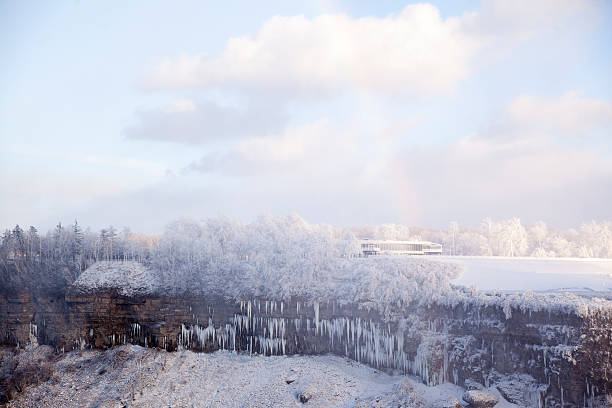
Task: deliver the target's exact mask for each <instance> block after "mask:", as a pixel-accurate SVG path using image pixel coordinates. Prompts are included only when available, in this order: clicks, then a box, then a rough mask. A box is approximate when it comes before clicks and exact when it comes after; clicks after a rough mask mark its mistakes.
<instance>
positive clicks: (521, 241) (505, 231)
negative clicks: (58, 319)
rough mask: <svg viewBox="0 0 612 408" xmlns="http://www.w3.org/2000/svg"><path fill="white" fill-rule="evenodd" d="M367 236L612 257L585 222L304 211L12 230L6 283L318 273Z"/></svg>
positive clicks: (478, 249) (2, 263) (46, 285)
mask: <svg viewBox="0 0 612 408" xmlns="http://www.w3.org/2000/svg"><path fill="white" fill-rule="evenodd" d="M363 238H371V239H392V240H428V241H432V242H438V243H441V244H442V245H443V248H444V253H445V254H447V255H457V256H465V255H471V256H508V257H513V256H534V257H583V258H585V257H587V258H593V257H599V258H612V222H601V223H597V222H595V221H590V222H585V223H583V224H582V225H581V227H580V228H579V229H577V230H576V229H568V230H558V229H554V228H550V227H548V226H547V225H546V224H545V223H544V222H537V223H535V224H533V225H523V224H522V223H521V221H520V220H519V219H518V218H512V219H508V220H501V221H493V220H491V219H489V218H487V219H485V220H484V221H483V222H482V224H481V225H479V226H478V227H468V226H461V225H459V224H458V223H456V222H451V223H450V224H449V226H448V228H447V229H443V230H442V229H428V228H419V227H407V226H404V225H398V224H384V225H380V226H364V227H345V228H342V227H335V226H331V225H325V224H308V223H307V222H306V221H304V220H303V219H302V218H300V217H299V216H298V215H295V214H294V215H289V216H286V217H273V216H261V217H259V218H257V219H256V220H255V221H253V222H252V223H243V222H240V221H236V220H232V219H228V218H224V217H219V218H210V219H207V220H205V221H193V220H187V219H183V220H177V221H174V222H172V223H170V224H168V225H167V226H166V228H165V231H164V232H163V233H162V234H159V235H151V234H149V235H147V234H139V233H134V232H132V231H130V229H129V228H127V227H126V228H123V229H122V230H121V231H119V230H117V229H116V228H114V227H113V226H109V227H107V228H103V229H101V230H99V231H93V230H92V229H91V228H83V227H82V226H81V225H80V224H79V223H78V222H77V221H75V222H74V223H73V224H71V225H62V224H61V223H59V224H58V225H57V226H56V227H55V228H54V229H52V230H51V231H48V232H46V233H44V234H41V233H39V231H38V230H37V228H36V227H34V226H30V227H28V228H22V227H20V226H19V225H16V226H15V227H14V228H12V229H7V230H6V231H5V232H4V233H3V234H2V238H1V243H0V273H1V276H0V278H2V281H3V285H2V286H3V288H4V289H9V290H10V288H15V287H31V289H32V290H55V291H58V292H62V291H63V290H64V289H65V288H66V287H67V286H68V285H70V284H71V283H72V282H74V281H75V280H76V279H77V278H78V276H79V275H80V273H81V272H82V271H83V270H85V269H86V268H87V267H88V266H89V265H91V264H93V263H95V262H97V261H112V260H136V261H140V262H143V263H145V264H147V265H152V266H154V267H156V269H158V270H161V271H166V273H173V274H179V275H180V274H183V275H184V277H185V279H184V281H185V284H187V283H188V282H189V281H190V280H191V281H193V279H191V277H192V276H194V275H197V274H199V273H201V272H202V271H203V270H205V269H218V268H221V269H222V270H225V271H226V273H229V270H227V269H226V268H227V267H229V265H230V264H233V263H234V262H235V261H240V260H241V259H243V260H245V261H249V262H248V263H249V264H253V262H256V264H258V265H265V266H266V267H270V268H277V269H281V270H285V271H286V272H290V270H291V267H297V266H296V265H291V264H287V262H288V261H287V260H300V259H308V260H309V267H311V268H314V269H320V270H325V269H327V268H328V267H329V265H324V264H325V263H330V262H331V263H333V262H332V261H331V260H333V259H342V258H350V257H356V256H359V255H360V252H359V245H358V239H363ZM249 257H250V259H249ZM228 262H229V264H228ZM224 263H225V264H226V265H223V264H224ZM286 268H289V269H286ZM196 281H197V279H196V280H195V281H193V282H192V283H193V284H196Z"/></svg>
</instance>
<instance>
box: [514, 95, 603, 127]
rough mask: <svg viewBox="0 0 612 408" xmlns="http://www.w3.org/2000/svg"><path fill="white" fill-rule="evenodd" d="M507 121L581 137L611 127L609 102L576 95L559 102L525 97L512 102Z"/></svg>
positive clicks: (562, 97) (551, 99)
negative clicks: (601, 128) (598, 129)
mask: <svg viewBox="0 0 612 408" xmlns="http://www.w3.org/2000/svg"><path fill="white" fill-rule="evenodd" d="M508 118H509V120H510V121H512V122H514V123H520V124H523V125H529V126H537V127H538V128H541V129H543V130H545V131H548V132H559V133H563V134H584V133H587V132H589V131H590V130H592V129H594V128H598V127H609V126H610V125H612V102H610V101H607V100H598V99H588V98H585V97H584V96H581V95H580V94H579V93H576V92H567V93H565V94H563V95H561V97H560V98H542V97H537V96H529V95H525V96H521V97H519V98H517V99H515V100H514V101H512V103H511V104H510V106H509V107H508Z"/></svg>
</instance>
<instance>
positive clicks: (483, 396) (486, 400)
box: [463, 390, 499, 408]
mask: <svg viewBox="0 0 612 408" xmlns="http://www.w3.org/2000/svg"><path fill="white" fill-rule="evenodd" d="M463 400H464V401H465V402H467V403H468V404H470V405H469V406H470V407H474V408H492V407H494V406H495V405H496V404H497V403H498V402H499V397H498V396H497V395H495V394H492V393H490V392H486V391H478V390H469V391H466V392H465V394H463Z"/></svg>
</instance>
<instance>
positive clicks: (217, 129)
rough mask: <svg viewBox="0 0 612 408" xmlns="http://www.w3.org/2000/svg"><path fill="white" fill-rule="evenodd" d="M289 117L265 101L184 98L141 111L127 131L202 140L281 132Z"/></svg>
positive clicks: (161, 138) (155, 137) (178, 139)
mask: <svg viewBox="0 0 612 408" xmlns="http://www.w3.org/2000/svg"><path fill="white" fill-rule="evenodd" d="M286 120H287V118H286V116H285V114H284V113H283V111H282V110H280V109H276V108H273V107H271V106H269V105H267V104H265V103H260V104H257V105H255V104H252V105H247V107H246V108H237V107H234V106H222V105H219V104H216V103H212V102H199V103H196V102H194V101H192V100H189V99H180V100H176V101H173V102H171V103H170V104H168V105H167V106H165V107H163V108H161V109H152V110H143V111H139V112H137V113H136V122H135V123H133V124H132V125H130V126H128V127H127V128H126V129H125V130H124V132H123V133H124V135H125V137H126V138H128V139H140V140H157V141H168V142H178V143H186V144H199V143H204V142H210V141H213V140H226V139H232V138H241V137H246V136H253V135H263V134H267V133H271V132H277V131H279V130H280V129H282V127H283V126H284V124H285V122H286Z"/></svg>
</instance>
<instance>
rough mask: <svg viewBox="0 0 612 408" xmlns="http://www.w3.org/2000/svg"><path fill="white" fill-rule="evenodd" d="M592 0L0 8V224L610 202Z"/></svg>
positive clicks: (158, 222) (493, 213) (575, 217)
mask: <svg viewBox="0 0 612 408" xmlns="http://www.w3.org/2000/svg"><path fill="white" fill-rule="evenodd" d="M611 17H612V5H611V4H610V3H609V2H606V1H582V2H581V1H548V0H541V1H535V2H533V1H516V2H506V1H501V0H486V1H447V2H435V1H433V2H431V3H421V4H413V3H410V2H398V1H382V2H353V1H350V2H349V1H333V0H330V1H316V2H299V3H298V2H257V3H253V2H224V3H223V4H219V3H218V2H196V1H193V2H189V1H179V2H161V1H159V2H156V1H153V2H147V3H146V4H144V3H139V2H133V3H130V4H124V2H77V1H66V2H53V3H51V2H17V1H5V2H0V89H2V92H0V188H2V191H3V193H2V196H1V197H2V198H1V200H0V226H5V227H6V226H10V225H14V224H15V223H19V224H22V225H29V224H34V225H39V226H41V227H42V228H43V229H47V228H50V227H51V226H53V225H54V224H55V223H57V222H58V221H63V222H71V221H73V220H74V219H75V218H78V219H79V221H80V222H81V223H82V224H87V225H92V226H93V227H100V226H102V225H108V224H113V225H115V226H124V225H129V226H131V227H132V229H134V230H139V231H144V232H155V231H160V230H161V229H162V228H163V225H164V224H165V223H166V222H168V221H170V220H172V219H175V218H177V217H192V218H206V217H209V216H215V215H218V214H224V215H228V216H232V217H237V218H240V219H244V220H250V219H252V218H253V217H255V216H257V215H258V214H262V213H273V214H286V213H290V212H297V213H299V214H301V215H302V216H303V217H305V218H306V219H307V220H308V221H310V222H325V223H332V224H340V225H358V224H379V223H388V222H394V223H404V224H408V225H421V226H432V227H444V226H445V225H447V224H448V222H449V221H451V220H456V221H458V222H460V223H465V224H470V225H477V224H478V223H479V221H480V220H481V219H482V218H484V217H492V218H507V217H511V216H518V217H521V219H522V220H523V221H524V222H526V223H531V222H534V221H535V220H540V219H541V220H544V221H546V222H547V223H549V224H550V225H552V226H558V227H576V226H579V224H580V223H581V222H582V221H586V220H590V219H595V220H604V219H611V218H612V214H611V213H610V208H612V205H611V204H612V160H611V156H612V149H611V146H612V143H611V142H610V136H611V134H610V132H611V130H612V83H611V80H610V75H609V72H612V48H611V47H610V46H609V44H608V43H609V39H610V38H612V25H610V24H609V21H610V18H611Z"/></svg>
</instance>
